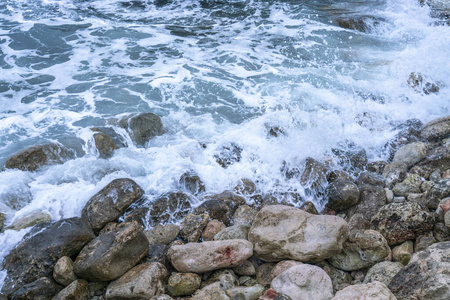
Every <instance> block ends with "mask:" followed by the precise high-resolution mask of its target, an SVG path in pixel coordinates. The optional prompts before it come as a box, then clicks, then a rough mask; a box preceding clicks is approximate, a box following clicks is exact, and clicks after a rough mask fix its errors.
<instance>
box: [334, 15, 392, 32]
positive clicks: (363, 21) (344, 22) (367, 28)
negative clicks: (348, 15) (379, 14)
mask: <svg viewBox="0 0 450 300" xmlns="http://www.w3.org/2000/svg"><path fill="white" fill-rule="evenodd" d="M336 22H337V24H338V25H339V26H340V27H342V28H346V29H354V30H358V31H361V32H371V31H372V30H373V29H374V28H376V27H377V26H379V25H380V23H384V22H385V20H384V19H381V18H376V17H373V16H361V17H356V18H352V19H343V18H339V19H336Z"/></svg>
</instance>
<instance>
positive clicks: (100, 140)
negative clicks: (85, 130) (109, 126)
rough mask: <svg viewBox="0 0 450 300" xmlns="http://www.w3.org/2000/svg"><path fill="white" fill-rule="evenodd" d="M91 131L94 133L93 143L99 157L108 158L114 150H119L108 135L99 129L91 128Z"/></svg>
mask: <svg viewBox="0 0 450 300" xmlns="http://www.w3.org/2000/svg"><path fill="white" fill-rule="evenodd" d="M91 130H92V131H95V132H96V133H94V143H95V148H97V151H98V154H99V157H100V158H105V159H106V158H110V157H111V156H112V155H113V153H114V150H116V149H119V147H118V146H117V144H116V142H115V141H114V140H113V138H112V137H111V136H110V135H109V134H107V133H105V132H103V131H101V130H100V129H97V128H91Z"/></svg>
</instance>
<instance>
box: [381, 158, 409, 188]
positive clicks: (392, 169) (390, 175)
mask: <svg viewBox="0 0 450 300" xmlns="http://www.w3.org/2000/svg"><path fill="white" fill-rule="evenodd" d="M407 171H408V165H407V164H406V163H404V162H392V163H390V164H388V165H386V167H385V168H384V171H383V177H384V178H385V180H386V185H387V187H389V188H390V187H392V186H394V185H395V184H396V183H397V182H402V181H403V179H405V177H406V172H407Z"/></svg>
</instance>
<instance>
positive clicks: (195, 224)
mask: <svg viewBox="0 0 450 300" xmlns="http://www.w3.org/2000/svg"><path fill="white" fill-rule="evenodd" d="M208 219H209V215H208V214H201V215H194V214H188V215H187V216H186V217H184V219H183V221H182V222H181V225H180V236H181V237H182V238H183V239H185V240H187V241H188V242H189V243H195V242H197V241H198V240H199V239H200V236H201V235H202V232H203V229H204V228H205V226H206V224H207V223H208Z"/></svg>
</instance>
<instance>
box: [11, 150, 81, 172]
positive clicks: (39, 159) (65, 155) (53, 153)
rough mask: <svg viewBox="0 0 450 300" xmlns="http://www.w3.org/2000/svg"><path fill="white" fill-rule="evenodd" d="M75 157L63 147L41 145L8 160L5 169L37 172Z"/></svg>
mask: <svg viewBox="0 0 450 300" xmlns="http://www.w3.org/2000/svg"><path fill="white" fill-rule="evenodd" d="M73 157H74V154H73V153H72V152H71V151H70V150H69V149H67V148H65V147H63V146H61V145H58V144H46V145H39V146H34V147H31V148H28V149H26V150H24V151H22V152H20V153H18V154H16V155H13V156H11V157H10V158H8V160H7V161H6V162H5V168H7V169H19V170H22V171H35V170H37V169H38V168H40V167H42V166H46V165H54V164H62V163H63V162H65V161H66V160H69V159H71V158H73Z"/></svg>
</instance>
